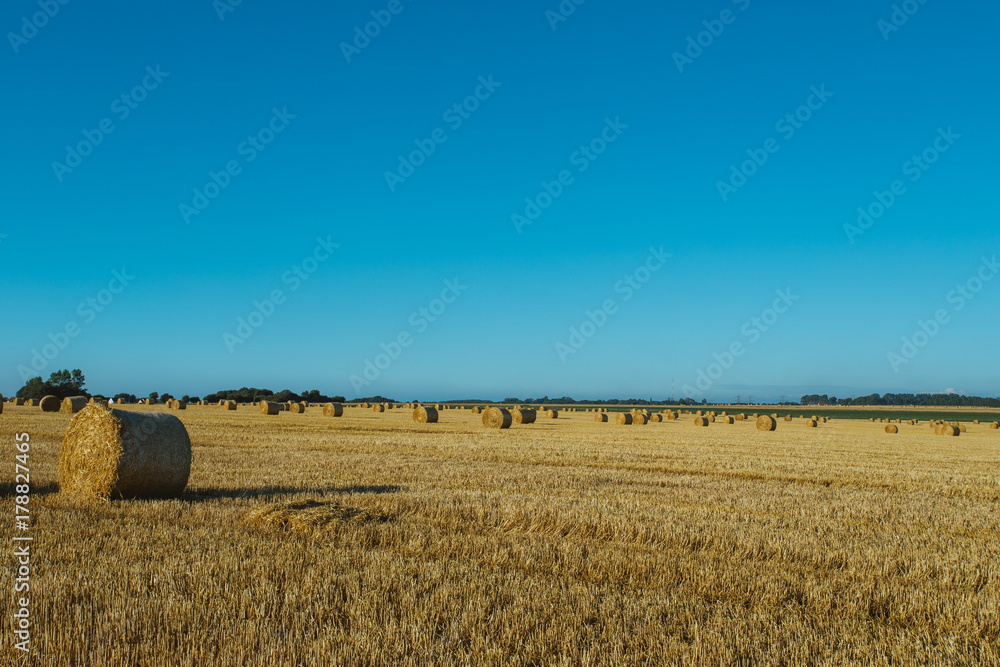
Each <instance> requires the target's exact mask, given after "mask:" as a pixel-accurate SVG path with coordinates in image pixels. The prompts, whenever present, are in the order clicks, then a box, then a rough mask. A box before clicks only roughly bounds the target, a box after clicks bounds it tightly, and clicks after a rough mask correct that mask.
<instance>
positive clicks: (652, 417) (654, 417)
mask: <svg viewBox="0 0 1000 667" xmlns="http://www.w3.org/2000/svg"><path fill="white" fill-rule="evenodd" d="M649 421H651V422H654V423H659V422H661V421H663V415H661V414H659V413H656V414H653V415H650V416H649Z"/></svg>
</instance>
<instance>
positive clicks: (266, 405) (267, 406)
mask: <svg viewBox="0 0 1000 667" xmlns="http://www.w3.org/2000/svg"><path fill="white" fill-rule="evenodd" d="M279 412H281V403H272V402H271V401H261V402H260V414H262V415H276V414H278V413H279Z"/></svg>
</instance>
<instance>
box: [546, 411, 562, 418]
mask: <svg viewBox="0 0 1000 667" xmlns="http://www.w3.org/2000/svg"><path fill="white" fill-rule="evenodd" d="M545 416H546V417H547V418H549V419H557V418H558V417H559V411H558V410H546V411H545Z"/></svg>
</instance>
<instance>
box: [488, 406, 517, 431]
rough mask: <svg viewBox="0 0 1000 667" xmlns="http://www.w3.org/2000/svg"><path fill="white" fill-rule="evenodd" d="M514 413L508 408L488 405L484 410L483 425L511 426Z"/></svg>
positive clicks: (489, 426) (494, 426) (491, 426)
mask: <svg viewBox="0 0 1000 667" xmlns="http://www.w3.org/2000/svg"><path fill="white" fill-rule="evenodd" d="M513 422H514V417H513V415H511V414H510V410H508V409H506V408H498V407H488V408H486V409H485V410H483V426H485V427H486V428H510V425H511V424H512V423H513Z"/></svg>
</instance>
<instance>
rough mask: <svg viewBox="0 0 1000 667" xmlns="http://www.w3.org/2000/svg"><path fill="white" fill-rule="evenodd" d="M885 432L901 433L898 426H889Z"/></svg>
mask: <svg viewBox="0 0 1000 667" xmlns="http://www.w3.org/2000/svg"><path fill="white" fill-rule="evenodd" d="M885 432H886V433H899V427H898V426H896V425H895V424H889V425H888V426H886V427H885Z"/></svg>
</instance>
